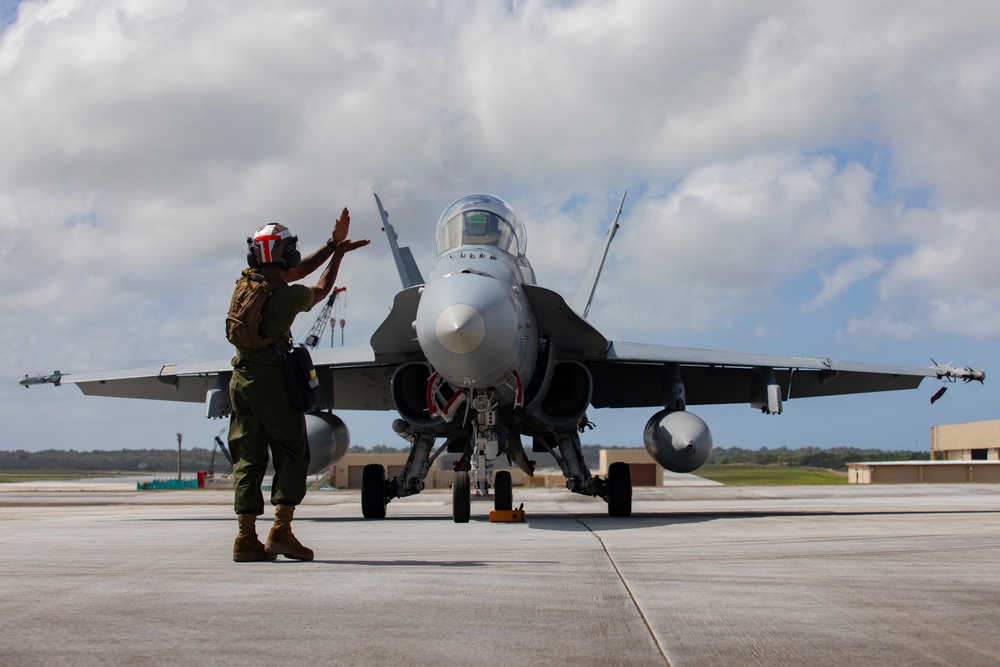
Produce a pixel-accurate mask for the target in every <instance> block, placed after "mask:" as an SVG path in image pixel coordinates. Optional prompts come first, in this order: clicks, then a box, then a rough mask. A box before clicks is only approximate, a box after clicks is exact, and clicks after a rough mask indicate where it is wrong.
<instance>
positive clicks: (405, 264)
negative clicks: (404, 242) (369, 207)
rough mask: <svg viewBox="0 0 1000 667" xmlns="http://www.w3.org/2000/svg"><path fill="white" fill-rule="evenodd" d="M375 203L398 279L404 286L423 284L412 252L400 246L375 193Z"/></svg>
mask: <svg viewBox="0 0 1000 667" xmlns="http://www.w3.org/2000/svg"><path fill="white" fill-rule="evenodd" d="M375 203H376V204H378V213H379V215H380V216H382V229H383V231H385V235H386V236H387V237H388V239H389V248H390V249H391V250H392V258H393V260H395V262H396V269H397V270H398V271H399V279H400V280H401V281H402V282H403V287H404V288H410V287H413V286H414V285H423V284H424V278H423V276H421V275H420V269H419V268H417V262H416V261H415V260H414V259H413V253H412V252H410V249H409V248H407V247H403V248H400V247H399V243H398V242H397V239H398V238H399V236H398V235H397V234H396V230H395V229H393V228H392V225H390V224H389V214H388V213H386V210H385V208H383V207H382V200H381V199H379V198H378V195H377V194H376V195H375Z"/></svg>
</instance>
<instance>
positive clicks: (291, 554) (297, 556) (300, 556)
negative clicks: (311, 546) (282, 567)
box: [264, 542, 313, 560]
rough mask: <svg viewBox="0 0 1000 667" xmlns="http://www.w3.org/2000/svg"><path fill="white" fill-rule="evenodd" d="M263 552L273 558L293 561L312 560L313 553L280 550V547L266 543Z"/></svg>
mask: <svg viewBox="0 0 1000 667" xmlns="http://www.w3.org/2000/svg"><path fill="white" fill-rule="evenodd" d="M264 551H266V552H267V553H269V554H271V555H273V556H284V557H285V558H291V559H293V560H312V559H313V552H312V551H309V552H300V551H297V550H291V549H282V548H281V546H280V545H279V544H277V543H275V542H268V543H267V544H265V545H264Z"/></svg>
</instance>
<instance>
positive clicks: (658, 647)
mask: <svg viewBox="0 0 1000 667" xmlns="http://www.w3.org/2000/svg"><path fill="white" fill-rule="evenodd" d="M559 505H560V508H559V509H561V510H563V511H565V512H566V513H567V514H569V515H570V516H571V517H573V520H574V521H576V522H577V523H579V524H580V525H581V526H583V527H584V528H586V529H587V531H588V532H589V533H590V534H591V535H593V536H594V537H595V538H597V542H598V544H600V545H601V549H602V550H604V555H605V556H607V557H608V562H609V563H611V567H613V568H614V569H615V574H617V575H618V580H619V581H621V582H622V586H624V587H625V592H626V593H628V597H629V599H630V600H632V606H633V607H635V610H636V612H638V614H639V618H641V619H642V624H643V625H645V626H646V632H648V633H649V636H650V637H651V638H652V639H653V644H655V645H656V650H657V651H659V652H660V657H661V658H663V664H665V665H667V667H670V660H668V659H667V654H666V652H665V651H664V650H663V646H661V645H660V640H659V638H657V636H656V633H655V632H653V627H652V626H651V625H650V624H649V621H648V620H647V619H646V614H644V613H643V612H642V607H640V606H639V601H638V600H636V599H635V595H633V594H632V589H631V588H630V587H629V585H628V582H627V581H625V577H624V576H623V575H622V573H621V570H619V569H618V563H616V562H615V559H614V558H612V556H611V552H610V551H608V547H607V546H606V545H605V544H604V540H602V539H601V536H600V535H598V534H597V533H596V532H594V529H593V528H591V527H590V526H588V525H587V523H586V522H585V521H583V520H582V519H580V518H579V517H578V516H576V514H574V513H573V512H572V511H571V510H569V509H566V508H565V507H562V503H559Z"/></svg>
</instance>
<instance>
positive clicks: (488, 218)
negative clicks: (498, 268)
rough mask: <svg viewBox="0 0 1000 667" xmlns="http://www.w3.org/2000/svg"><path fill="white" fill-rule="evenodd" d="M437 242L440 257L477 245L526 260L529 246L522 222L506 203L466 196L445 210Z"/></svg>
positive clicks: (438, 228)
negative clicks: (455, 250) (450, 251)
mask: <svg viewBox="0 0 1000 667" xmlns="http://www.w3.org/2000/svg"><path fill="white" fill-rule="evenodd" d="M435 242H436V246H437V253H438V254H439V255H441V254H443V253H446V252H448V251H449V250H452V249H453V248H457V247H459V246H469V245H474V246H493V247H495V248H498V249H500V250H502V251H504V252H506V253H509V254H511V255H514V256H515V257H523V256H524V253H525V250H526V249H527V245H528V239H527V232H526V231H525V229H524V223H523V222H521V218H519V217H518V216H517V213H515V212H514V210H513V209H512V208H511V207H510V206H508V205H507V202H505V201H504V200H502V199H500V198H498V197H493V196H490V195H467V196H465V197H462V198H461V199H459V200H458V201H456V202H455V203H453V204H452V205H451V206H449V207H448V208H446V209H445V211H444V213H442V214H441V219H440V220H438V224H437V235H436V237H435Z"/></svg>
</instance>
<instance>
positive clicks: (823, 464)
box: [708, 447, 931, 470]
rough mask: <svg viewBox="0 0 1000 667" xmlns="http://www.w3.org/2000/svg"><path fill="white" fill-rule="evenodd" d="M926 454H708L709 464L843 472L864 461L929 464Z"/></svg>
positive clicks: (811, 450) (814, 450)
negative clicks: (825, 469) (923, 462)
mask: <svg viewBox="0 0 1000 667" xmlns="http://www.w3.org/2000/svg"><path fill="white" fill-rule="evenodd" d="M930 458H931V454H930V452H914V451H886V450H882V449H858V448H857V447H830V448H828V449H824V448H821V447H802V448H799V449H789V448H788V447H778V448H776V449H768V448H767V447H761V448H760V449H742V448H740V447H718V448H716V449H714V450H712V456H711V457H710V458H709V461H708V462H709V463H714V464H718V465H732V464H744V465H746V464H753V465H788V466H794V467H802V468H830V469H832V470H847V464H848V463H863V462H865V461H929V460H930Z"/></svg>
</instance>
